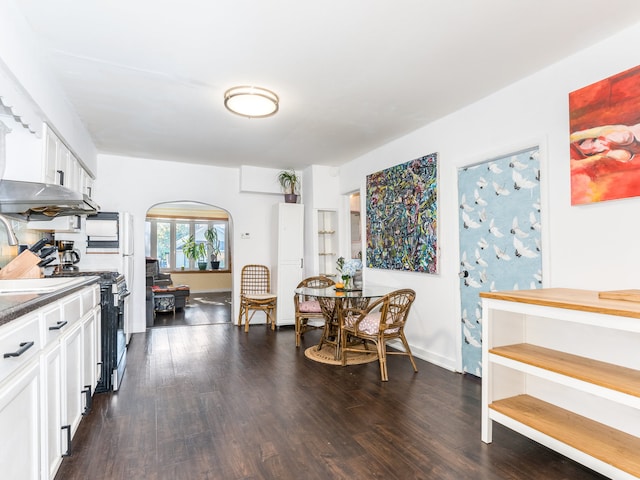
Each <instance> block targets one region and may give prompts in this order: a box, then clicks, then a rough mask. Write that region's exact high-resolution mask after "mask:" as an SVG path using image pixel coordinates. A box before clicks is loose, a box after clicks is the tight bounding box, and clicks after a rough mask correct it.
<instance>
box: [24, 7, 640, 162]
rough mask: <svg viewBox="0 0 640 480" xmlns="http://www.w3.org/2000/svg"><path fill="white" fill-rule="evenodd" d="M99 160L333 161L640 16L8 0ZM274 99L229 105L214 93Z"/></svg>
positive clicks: (578, 10)
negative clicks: (268, 112) (258, 110)
mask: <svg viewBox="0 0 640 480" xmlns="http://www.w3.org/2000/svg"><path fill="white" fill-rule="evenodd" d="M14 1H15V3H16V5H17V7H18V8H19V9H20V10H21V11H22V12H24V15H25V17H26V19H27V21H28V23H29V24H30V26H31V28H32V29H33V31H34V33H35V35H36V36H37V38H38V39H39V41H40V42H41V46H42V47H41V49H42V52H43V56H44V57H45V58H46V59H47V60H48V61H50V64H51V68H52V69H53V72H54V74H55V75H56V76H57V78H58V79H59V81H60V84H61V86H62V88H63V90H64V91H65V92H66V94H67V96H68V100H69V101H70V103H71V104H72V106H73V108H74V109H75V110H76V111H77V113H78V115H79V117H80V118H81V120H82V121H83V122H84V123H85V124H86V126H87V129H88V131H89V132H90V135H91V137H92V139H93V141H94V143H95V145H96V147H97V149H98V151H99V152H100V153H109V154H118V155H127V156H134V157H143V158H153V159H163V160H173V161H180V162H191V163H202V164H214V165H222V166H237V165H254V166H263V167H273V168H289V167H293V168H296V169H301V168H304V167H305V166H307V165H311V164H320V165H340V164H342V163H344V162H346V161H349V160H351V159H353V158H355V157H357V156H359V155H362V154H364V153H366V152H368V151H370V150H372V149H374V148H376V147H378V146H380V145H383V144H385V143H387V142H389V141H391V140H394V139H396V138H399V137H401V136H403V135H405V134H407V133H409V132H411V131H413V130H415V129H417V128H419V127H421V126H423V125H425V124H427V123H429V122H431V121H433V120H435V119H437V118H440V117H442V116H444V115H447V114H449V113H451V112H453V111H455V110H457V109H459V108H461V107H463V106H465V105H467V104H469V103H472V102H474V101H476V100H479V99H481V98H483V97H485V96H487V95H489V94H491V93H492V92H494V91H497V90H499V89H501V88H503V87H504V86H506V85H508V84H510V83H513V82H514V81H516V80H518V79H520V78H523V77H526V76H528V75H530V74H532V73H533V72H535V71H537V70H540V69H541V68H543V67H545V66H547V65H549V64H552V63H554V62H556V61H558V60H560V59H562V58H564V57H566V56H568V55H570V54H572V53H574V52H576V51H578V50H581V49H583V48H585V47H587V46H589V45H591V44H594V43H596V42H598V41H600V40H601V39H603V38H606V37H608V36H610V35H612V34H613V33H615V32H616V31H619V30H621V29H623V28H625V27H626V26H630V25H632V24H635V23H637V22H638V21H640V2H638V1H637V0H607V2H602V0H562V1H558V0H517V1H514V0H455V1H452V0H398V1H394V2H391V1H389V0H324V1H322V2H306V1H300V0H270V1H264V0H215V1H211V0H209V1H205V0H181V1H180V2H178V1H175V0H134V1H132V0H109V1H87V0H58V1H55V2H52V1H51V0H14ZM252 84H253V85H258V86H262V87H265V88H269V89H271V90H273V91H275V92H276V93H277V94H278V95H279V96H280V111H279V112H278V113H277V114H276V115H275V116H273V117H269V118H262V119H247V118H244V117H240V116H237V115H233V114H231V113H229V112H228V111H227V110H226V109H225V108H224V105H223V94H224V92H225V90H227V89H228V88H230V87H232V86H235V85H252Z"/></svg>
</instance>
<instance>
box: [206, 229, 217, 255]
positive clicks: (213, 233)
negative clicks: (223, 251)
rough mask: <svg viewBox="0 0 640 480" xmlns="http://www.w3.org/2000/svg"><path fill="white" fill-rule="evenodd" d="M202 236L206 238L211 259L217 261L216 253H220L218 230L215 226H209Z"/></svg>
mask: <svg viewBox="0 0 640 480" xmlns="http://www.w3.org/2000/svg"><path fill="white" fill-rule="evenodd" d="M204 238H205V239H206V240H207V246H208V247H209V251H210V252H211V256H212V257H213V260H214V261H217V260H218V255H220V239H219V238H218V231H217V230H216V229H215V228H209V229H208V230H207V231H206V232H204Z"/></svg>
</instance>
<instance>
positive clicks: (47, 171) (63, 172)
mask: <svg viewBox="0 0 640 480" xmlns="http://www.w3.org/2000/svg"><path fill="white" fill-rule="evenodd" d="M43 181H44V182H45V183H53V184H56V185H62V186H64V187H67V188H69V189H71V190H74V191H76V192H81V193H85V194H87V195H89V196H91V187H92V185H93V179H92V178H91V176H90V175H89V173H88V172H87V171H86V170H85V169H84V167H83V166H82V165H81V164H80V162H79V161H78V159H77V158H76V157H75V155H73V153H72V152H71V151H70V150H69V149H68V148H67V146H66V145H65V144H64V142H62V140H60V139H59V138H58V136H57V135H56V134H55V132H53V131H52V130H51V128H49V127H48V126H46V128H45V134H44V158H43Z"/></svg>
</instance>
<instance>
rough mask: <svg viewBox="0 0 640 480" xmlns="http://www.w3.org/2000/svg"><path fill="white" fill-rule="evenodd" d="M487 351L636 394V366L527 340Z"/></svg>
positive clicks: (639, 382)
mask: <svg viewBox="0 0 640 480" xmlns="http://www.w3.org/2000/svg"><path fill="white" fill-rule="evenodd" d="M489 353H491V354H494V355H499V356H501V357H505V358H510V359H512V360H515V361H518V362H522V363H526V364H528V365H533V366H535V367H539V368H542V369H545V370H549V371H552V372H555V373H559V374H561V375H566V376H568V377H572V378H575V379H578V380H582V381H584V382H589V383H592V384H594V385H598V386H601V387H604V388H608V389H611V390H616V391H618V392H622V393H626V394H628V395H633V396H635V397H640V371H639V370H634V369H631V368H625V367H621V366H619V365H614V364H612V363H605V362H600V361H598V360H594V359H591V358H585V357H580V356H577V355H572V354H569V353H565V352H560V351H557V350H551V349H548V348H543V347H539V346H537V345H531V344H527V343H520V344H516V345H508V346H503V347H495V348H492V349H490V350H489Z"/></svg>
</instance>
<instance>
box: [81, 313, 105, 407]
mask: <svg viewBox="0 0 640 480" xmlns="http://www.w3.org/2000/svg"><path fill="white" fill-rule="evenodd" d="M100 328H101V322H100V307H99V306H98V307H95V308H93V309H92V310H90V311H89V312H88V313H86V314H85V317H84V320H83V321H82V336H83V359H82V365H83V372H82V385H83V395H84V396H83V401H84V411H87V410H88V409H89V404H90V403H91V396H92V395H93V392H94V391H95V389H96V385H97V383H98V379H99V378H100V372H101V368H100V365H101V363H100V362H101V350H100V345H101V343H100V341H99V340H100V333H101V332H100Z"/></svg>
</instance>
